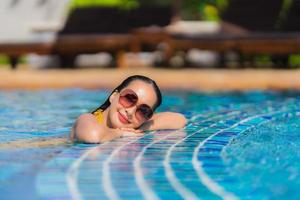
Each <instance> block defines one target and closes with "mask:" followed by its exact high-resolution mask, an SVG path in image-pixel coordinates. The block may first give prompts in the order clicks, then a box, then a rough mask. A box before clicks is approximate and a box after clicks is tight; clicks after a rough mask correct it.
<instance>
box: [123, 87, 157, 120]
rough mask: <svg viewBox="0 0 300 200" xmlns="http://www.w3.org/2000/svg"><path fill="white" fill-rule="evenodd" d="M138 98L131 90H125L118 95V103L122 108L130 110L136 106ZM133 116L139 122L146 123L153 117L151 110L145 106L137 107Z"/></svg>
mask: <svg viewBox="0 0 300 200" xmlns="http://www.w3.org/2000/svg"><path fill="white" fill-rule="evenodd" d="M138 100H139V98H138V96H137V94H136V93H135V92H134V91H133V90H131V89H125V90H123V91H122V92H121V93H120V97H119V103H120V104H121V105H122V106H123V107H124V108H130V107H133V106H135V105H136V104H137V102H138ZM135 116H136V118H137V119H138V120H139V121H147V120H149V119H151V117H152V116H153V110H152V108H151V107H150V106H148V105H146V104H141V105H138V106H137V109H136V111H135Z"/></svg>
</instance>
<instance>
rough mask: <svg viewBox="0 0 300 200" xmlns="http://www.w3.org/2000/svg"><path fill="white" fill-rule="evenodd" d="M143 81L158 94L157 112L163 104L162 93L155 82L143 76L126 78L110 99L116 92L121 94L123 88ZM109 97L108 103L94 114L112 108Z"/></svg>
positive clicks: (155, 105) (155, 106)
mask: <svg viewBox="0 0 300 200" xmlns="http://www.w3.org/2000/svg"><path fill="white" fill-rule="evenodd" d="M136 80H139V81H143V82H145V83H148V84H151V85H152V87H153V89H154V91H155V93H156V97H157V100H156V103H155V104H154V107H153V110H155V109H156V108H157V107H159V106H160V104H161V102H162V96H161V92H160V89H159V87H158V86H157V84H156V83H155V81H154V80H152V79H150V78H148V77H146V76H142V75H133V76H129V77H128V78H126V79H125V80H124V81H123V82H122V83H121V84H120V85H119V86H118V87H116V88H115V89H114V90H113V91H112V92H111V94H110V95H109V97H110V96H111V95H112V94H113V93H114V92H116V91H118V92H120V91H121V90H122V89H123V88H125V87H126V86H128V85H129V84H130V83H131V82H132V81H136ZM109 97H108V98H107V99H106V101H105V102H104V103H103V104H102V105H101V106H100V107H98V108H97V109H96V110H94V111H93V112H92V113H94V112H96V111H97V110H99V109H101V110H105V109H106V108H108V107H109V106H110V101H109Z"/></svg>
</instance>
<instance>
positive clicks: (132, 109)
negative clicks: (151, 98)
mask: <svg viewBox="0 0 300 200" xmlns="http://www.w3.org/2000/svg"><path fill="white" fill-rule="evenodd" d="M135 110H136V106H133V107H130V108H127V109H126V110H125V111H126V114H127V116H128V119H132V117H133V116H134V113H135Z"/></svg>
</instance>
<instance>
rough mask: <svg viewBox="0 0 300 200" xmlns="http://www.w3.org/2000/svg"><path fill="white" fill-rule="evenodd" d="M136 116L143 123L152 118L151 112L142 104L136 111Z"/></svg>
mask: <svg viewBox="0 0 300 200" xmlns="http://www.w3.org/2000/svg"><path fill="white" fill-rule="evenodd" d="M136 115H137V118H138V119H139V120H143V121H145V120H149V119H150V118H151V117H152V115H153V111H152V109H151V108H150V107H149V106H147V105H145V104H142V105H140V106H139V107H138V109H137V110H136Z"/></svg>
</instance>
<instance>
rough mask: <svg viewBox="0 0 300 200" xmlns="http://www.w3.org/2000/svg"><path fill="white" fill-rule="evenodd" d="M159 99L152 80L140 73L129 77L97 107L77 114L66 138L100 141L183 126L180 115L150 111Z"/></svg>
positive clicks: (160, 100) (183, 119)
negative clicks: (68, 136)
mask: <svg viewBox="0 0 300 200" xmlns="http://www.w3.org/2000/svg"><path fill="white" fill-rule="evenodd" d="M161 102H162V96H161V92H160V90H159V88H158V86H157V84H156V83H155V82H154V81H153V80H151V79H150V78H148V77H145V76H141V75H135V76H130V77H128V78H127V79H125V80H124V81H123V82H122V83H121V84H120V85H119V86H118V87H117V88H116V89H114V90H113V92H112V93H111V94H110V96H109V97H108V99H107V100H106V101H105V102H104V103H103V104H102V105H101V106H100V107H99V108H97V109H96V110H94V111H93V112H92V113H88V114H83V115H81V116H79V117H78V119H77V120H76V122H75V124H74V126H73V128H72V131H71V135H70V138H71V140H72V141H80V142H85V143H102V142H106V141H110V140H112V139H115V138H118V137H121V136H124V135H128V134H142V133H143V132H144V131H147V130H158V129H178V128H182V127H184V126H185V124H186V119H185V117H184V116H183V115H182V114H179V113H173V112H162V113H157V114H154V113H153V112H154V110H155V109H156V108H157V107H158V106H160V104H161Z"/></svg>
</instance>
